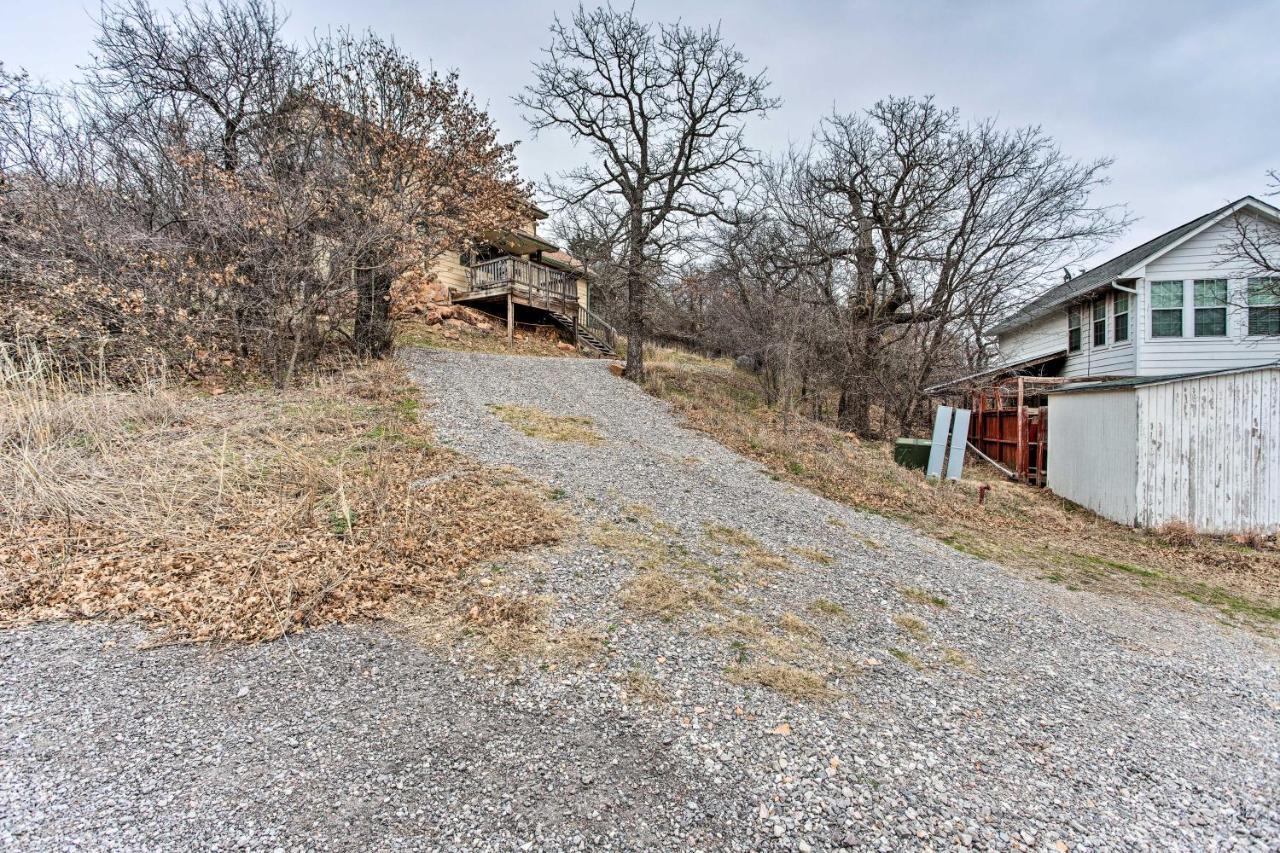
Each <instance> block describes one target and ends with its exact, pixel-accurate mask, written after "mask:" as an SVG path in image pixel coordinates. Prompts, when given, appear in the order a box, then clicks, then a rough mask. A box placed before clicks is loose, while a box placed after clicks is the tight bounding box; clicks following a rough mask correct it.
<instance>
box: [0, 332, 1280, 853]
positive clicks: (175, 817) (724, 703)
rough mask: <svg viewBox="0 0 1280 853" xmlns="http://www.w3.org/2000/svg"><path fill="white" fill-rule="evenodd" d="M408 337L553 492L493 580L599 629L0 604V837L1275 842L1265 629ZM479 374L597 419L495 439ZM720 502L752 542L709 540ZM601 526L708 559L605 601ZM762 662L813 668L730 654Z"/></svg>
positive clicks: (1279, 755) (521, 365) (508, 395)
mask: <svg viewBox="0 0 1280 853" xmlns="http://www.w3.org/2000/svg"><path fill="white" fill-rule="evenodd" d="M405 358H406V359H407V360H408V361H409V363H410V365H411V367H412V369H413V373H414V375H415V377H416V378H417V379H418V380H419V381H420V382H421V383H422V385H423V387H424V389H425V391H426V395H427V397H428V398H429V399H430V400H431V402H432V403H433V406H432V408H431V409H429V410H428V411H427V413H426V417H427V418H429V419H430V420H431V421H432V422H433V423H434V425H435V427H436V429H437V431H438V433H439V435H440V437H441V440H442V441H444V442H446V443H448V444H450V445H451V446H453V447H455V448H457V449H459V450H462V451H464V452H467V453H469V454H471V455H474V456H476V457H478V458H480V459H482V460H484V461H487V462H493V463H501V464H510V465H513V466H515V467H517V468H519V469H521V470H522V471H523V472H525V473H526V474H528V475H529V476H531V477H533V478H535V479H538V480H541V481H543V482H545V483H547V484H548V486H550V487H552V488H553V489H555V490H556V492H555V494H557V495H559V496H562V499H563V501H564V502H565V504H566V506H568V507H571V508H572V509H573V510H574V512H575V513H576V514H577V515H578V516H580V518H581V519H582V523H581V530H580V532H579V533H578V534H577V535H575V536H574V537H573V539H572V541H569V542H566V543H565V544H562V545H560V546H557V547H555V548H550V549H544V550H543V551H541V552H539V553H537V554H535V555H533V556H532V557H531V558H528V559H521V560H515V561H512V565H511V567H510V571H509V578H506V579H504V583H508V584H512V585H514V586H516V587H518V588H522V589H523V588H527V589H528V590H529V591H531V592H537V593H539V594H542V595H545V596H548V598H549V600H550V601H551V602H552V619H553V620H554V622H555V624H556V626H557V628H559V629H563V628H579V629H582V630H588V631H599V632H600V633H602V634H603V635H605V636H607V638H608V645H607V649H606V650H605V651H604V652H602V653H601V654H599V655H596V656H595V657H593V658H591V659H589V660H587V661H584V662H583V663H581V664H579V665H567V664H563V663H562V664H559V665H555V666H552V665H548V663H547V662H545V661H537V660H526V661H515V662H512V663H509V664H505V665H501V664H500V665H497V666H495V665H494V664H493V663H492V662H491V661H490V660H488V659H487V658H484V657H481V656H478V655H476V654H473V653H472V652H471V651H470V650H469V649H468V648H467V647H466V646H463V647H459V648H455V649H453V650H451V651H449V652H442V651H441V650H440V649H433V648H430V647H427V646H423V645H422V644H421V643H419V642H417V641H415V640H414V639H413V638H412V636H410V635H409V634H408V633H407V632H406V631H405V630H403V629H402V628H400V627H398V626H396V625H394V624H390V623H388V624H376V625H367V626H357V627H345V628H332V629H326V630H322V631H315V632H311V633H308V634H306V635H302V636H300V637H294V638H291V639H289V640H287V641H281V642H277V643H272V644H269V645H265V646H261V647H254V648H239V649H231V650H226V651H211V650H208V649H192V648H168V649H155V650H149V651H139V650H137V649H136V646H137V644H138V643H139V642H140V641H141V640H143V639H144V637H142V635H140V634H139V633H137V632H136V631H135V630H133V629H130V628H127V627H120V626H109V625H67V624H49V625H41V626H37V627H34V628H26V629H20V630H12V631H7V632H4V633H0V844H3V845H4V846H5V847H8V848H11V849H23V850H55V849H56V850H63V849H131V850H179V849H182V850H188V849H193V848H194V849H224V850H241V849H247V850H277V849H281V850H313V849H314V850H369V849H396V850H463V849H466V850H470V849H491V850H561V849H582V850H605V849H627V850H651V849H672V850H676V849H680V850H687V849H693V850H721V849H724V850H757V849H778V850H801V851H808V850H825V849H840V848H852V849H869V850H917V849H935V850H937V849H944V848H945V849H949V848H956V847H960V848H964V847H972V848H978V849H1002V850H1008V849H1030V850H1135V849H1136V850H1207V849H1219V850H1272V851H1274V850H1280V655H1278V654H1277V646H1276V644H1275V643H1273V642H1271V641H1268V640H1264V639H1261V638H1258V637H1256V636H1253V635H1251V634H1248V633H1245V632H1242V631H1238V630H1234V629H1229V628H1225V627H1223V626H1220V625H1218V624H1216V623H1215V622H1214V621H1213V620H1212V618H1211V617H1210V616H1208V615H1202V614H1191V613H1181V612H1177V613H1174V612H1169V611H1168V610H1164V609H1160V608H1158V607H1156V606H1154V605H1144V604H1142V603H1136V602H1131V601H1124V600H1118V599H1113V598H1105V597H1099V596H1095V595H1092V594H1089V593H1083V592H1072V591H1069V590H1066V589H1063V588H1061V587H1058V586H1055V585H1052V584H1048V583H1041V582H1034V581H1027V580H1022V579H1019V578H1015V577H1013V576H1011V575H1009V574H1007V573H1005V572H1004V571H1002V570H1000V569H999V568H997V567H995V566H992V565H990V564H988V563H984V562H982V561H979V560H976V559H974V558H972V557H969V556H966V555H964V554H961V553H958V552H956V551H953V550H951V549H949V548H947V547H945V546H943V545H941V544H939V543H938V542H936V541H934V540H931V539H928V538H925V537H922V536H920V535H918V534H916V533H915V532H914V531H912V530H910V529H909V528H906V527H904V526H903V525H901V524H899V523H897V522H894V521H892V520H889V519H885V518H881V517H878V516H872V515H865V514H861V513H858V512H855V511H853V510H851V509H849V508H847V507H844V506H841V505H839V504H834V503H832V502H830V501H826V500H824V499H822V498H819V497H816V496H814V495H812V494H810V493H808V492H805V491H802V490H800V489H798V488H796V487H793V486H791V485H789V484H786V483H782V482H779V481H776V480H774V479H772V478H771V477H770V476H768V474H767V473H764V472H762V471H761V470H760V469H759V466H758V465H756V464H754V463H752V462H750V461H749V460H745V459H743V458H741V457H739V456H737V455H736V454H733V453H731V452H729V451H728V450H726V449H724V448H723V447H721V446H720V445H718V444H716V443H715V442H713V441H711V440H710V439H709V438H707V437H705V436H703V435H700V434H698V433H695V432H691V431H688V430H685V429H683V428H682V427H680V426H679V424H678V422H677V420H676V419H675V418H674V417H673V416H672V415H671V414H670V413H669V412H668V411H667V409H666V407H665V406H664V405H663V404H662V403H660V402H658V401H656V400H654V399H652V398H650V397H648V396H646V395H645V394H643V393H642V392H640V391H639V390H638V389H636V388H635V387H634V386H632V385H630V384H629V383H626V382H623V381H622V380H619V379H616V378H614V377H612V376H611V375H610V374H609V373H608V372H607V370H606V369H605V364H604V363H602V362H596V361H580V360H571V359H539V358H510V357H501V356H484V355H475V354H467V353H446V352H440V351H427V350H413V351H409V352H408V354H407V355H406V356H405ZM501 403H514V404H520V405H527V406H536V407H538V408H540V409H543V410H545V411H548V412H552V413H555V414H572V415H583V416H587V417H591V418H594V419H595V421H596V423H597V428H598V429H599V431H600V432H601V433H602V435H603V436H604V438H605V441H604V442H603V443H600V444H597V445H590V446H588V445H582V444H566V443H553V442H547V441H543V440H541V439H537V438H532V437H529V436H526V435H523V434H521V433H519V432H517V431H516V430H513V429H512V428H511V427H510V426H508V425H506V424H505V423H503V422H502V421H501V420H499V419H498V418H497V417H496V416H495V415H494V413H493V412H492V410H491V409H490V408H489V407H490V405H491V404H501ZM728 529H733V530H738V531H743V532H745V533H746V534H748V535H749V537H750V538H749V539H747V538H745V537H744V538H742V540H741V541H733V540H732V539H731V538H730V539H727V540H726V537H725V536H724V535H723V534H721V535H711V534H709V531H712V532H714V531H725V530H728ZM601 531H607V532H608V534H607V535H603V536H602V535H600V533H601ZM620 533H622V534H627V535H630V536H633V537H639V538H640V539H642V540H645V541H651V540H653V539H657V540H661V541H662V542H664V543H665V544H666V546H667V547H668V549H669V550H668V552H666V553H665V554H664V555H663V557H662V558H661V559H662V560H663V561H665V562H664V565H667V567H668V568H667V570H668V571H669V572H670V573H671V576H672V577H676V578H680V579H683V580H689V582H690V583H693V580H692V578H691V576H690V577H689V578H686V577H685V575H686V574H689V573H697V572H703V573H710V575H711V576H714V577H715V578H717V579H718V580H724V579H726V578H731V579H737V580H738V581H740V583H735V582H734V581H732V580H729V581H725V583H724V588H726V589H732V590H733V591H732V593H729V594H726V595H724V596H723V597H722V598H721V599H720V600H717V601H714V602H709V603H707V604H705V606H699V607H697V608H695V609H693V610H691V611H690V612H688V613H685V614H683V615H681V616H679V617H677V618H674V619H670V620H663V619H659V618H650V617H647V616H644V615H639V614H637V612H636V611H635V610H634V609H626V608H624V607H623V606H622V601H623V599H624V596H625V595H626V593H627V590H628V585H629V584H630V582H631V581H632V580H633V579H634V578H635V577H636V576H637V573H642V572H644V571H645V570H646V569H651V568H652V567H653V564H654V560H655V559H656V558H655V556H654V554H653V553H649V552H645V551H644V549H637V548H634V547H626V546H625V544H618V543H625V541H626V538H625V536H620ZM672 554H676V555H678V556H677V557H672ZM760 555H765V556H767V557H768V558H770V559H772V561H773V563H772V564H771V565H772V566H773V568H771V569H769V570H768V571H764V572H762V573H759V574H757V575H753V576H751V577H750V579H748V576H747V575H746V574H742V575H741V576H740V577H739V576H738V575H735V574H734V573H735V572H737V571H738V569H739V568H740V567H742V566H744V565H747V564H748V563H750V560H751V559H752V558H753V556H754V557H759V556H760ZM784 561H785V562H784ZM779 566H783V567H782V568H779ZM912 590H916V591H920V592H921V593H927V595H928V596H932V597H935V598H937V599H939V601H941V600H945V602H946V604H945V606H939V605H938V603H934V604H930V603H928V602H927V601H926V600H924V598H923V597H922V596H921V594H913V593H912V592H911V591H912ZM819 603H820V604H819ZM820 605H821V606H820ZM789 619H790V620H791V621H788V620H789ZM747 625H750V626H754V627H753V628H750V629H746V628H744V627H743V626H747ZM783 663H790V664H792V665H794V666H795V667H797V668H799V669H802V670H806V671H809V672H812V673H815V674H816V675H817V676H818V677H820V678H821V680H822V681H823V682H825V684H826V689H829V690H831V691H832V694H831V698H830V699H828V700H827V701H799V700H795V699H790V698H787V697H786V696H784V695H781V694H779V693H778V692H775V691H774V690H771V689H769V688H767V687H763V686H760V685H759V684H758V683H753V679H752V678H750V677H744V676H743V674H744V673H749V672H751V671H752V667H753V666H754V665H757V664H759V665H765V664H768V665H774V664H778V665H781V664H783ZM637 685H647V686H648V687H649V688H651V689H650V690H649V691H648V693H647V694H645V695H646V698H643V699H642V698H641V697H640V696H638V695H637V694H639V693H642V692H643V691H641V690H640V689H639V687H638V686H637Z"/></svg>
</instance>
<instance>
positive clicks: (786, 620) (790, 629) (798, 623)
mask: <svg viewBox="0 0 1280 853" xmlns="http://www.w3.org/2000/svg"><path fill="white" fill-rule="evenodd" d="M778 627H779V628H781V629H782V630H784V631H786V632H787V633H788V634H798V635H799V636H801V637H810V638H816V639H821V638H822V632H821V631H819V630H818V629H817V628H815V627H813V626H812V625H810V624H809V623H808V622H806V621H804V620H803V619H801V618H800V617H799V616H797V615H796V614H794V613H791V612H787V613H783V614H782V615H781V616H779V617H778Z"/></svg>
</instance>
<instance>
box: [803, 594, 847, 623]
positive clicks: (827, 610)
mask: <svg viewBox="0 0 1280 853" xmlns="http://www.w3.org/2000/svg"><path fill="white" fill-rule="evenodd" d="M809 609H810V610H811V611H813V612H814V613H820V614H822V615H823V616H832V617H836V618H840V619H843V618H844V617H846V616H848V615H849V611H847V610H845V609H844V607H843V606H842V605H840V604H837V603H836V602H834V601H831V600H830V599H827V598H815V599H814V600H813V601H811V602H809Z"/></svg>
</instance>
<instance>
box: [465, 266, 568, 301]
mask: <svg viewBox="0 0 1280 853" xmlns="http://www.w3.org/2000/svg"><path fill="white" fill-rule="evenodd" d="M471 289H472V290H473V291H475V290H479V291H485V290H492V291H499V292H503V291H508V290H509V291H511V292H513V293H523V294H524V295H525V298H526V299H528V300H529V304H531V305H545V306H546V307H548V308H549V309H550V308H554V309H555V310H558V311H566V312H573V310H574V308H575V306H576V304H577V302H578V280H577V277H576V276H574V275H571V274H570V273H567V272H565V271H564V270H558V269H556V268H555V267H549V266H545V265H543V264H539V263H534V262H533V261H528V260H525V259H524V258H515V257H511V256H510V255H506V256H503V257H501V258H494V259H493V260H490V261H481V262H480V263H477V264H472V265H471ZM567 303H573V304H572V305H569V304H567Z"/></svg>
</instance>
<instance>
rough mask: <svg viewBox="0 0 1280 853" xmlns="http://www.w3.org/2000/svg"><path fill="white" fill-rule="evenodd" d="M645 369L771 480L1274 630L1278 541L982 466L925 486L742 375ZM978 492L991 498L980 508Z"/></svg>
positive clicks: (1045, 566)
mask: <svg viewBox="0 0 1280 853" xmlns="http://www.w3.org/2000/svg"><path fill="white" fill-rule="evenodd" d="M651 368H652V369H650V370H649V376H648V378H647V380H646V385H645V387H646V389H647V390H648V391H649V392H650V393H652V394H654V395H656V396H659V397H662V398H663V399H664V400H666V401H668V402H669V403H670V404H671V406H672V407H673V408H674V409H675V410H676V411H678V412H680V413H681V414H682V415H684V417H685V419H686V421H687V422H688V424H689V425H690V426H692V427H694V428H696V429H701V430H703V431H705V432H707V433H710V434H711V435H712V436H714V437H715V438H716V439H717V440H719V441H720V442H721V443H723V444H725V445H727V446H728V447H730V448H732V449H733V450H736V451H737V452H739V453H742V454H743V455H744V456H747V457H749V458H751V459H754V460H756V461H757V462H760V463H761V464H762V465H764V466H765V467H766V468H768V469H769V470H770V471H771V472H772V473H773V474H774V475H775V476H776V477H779V478H781V479H785V480H789V481H791V482H794V483H798V484H800V485H802V486H805V487H807V488H809V489H812V490H813V491H815V492H817V493H819V494H821V495H823V496H825V497H827V498H830V499H832V500H836V501H840V502H842V503H845V504H848V505H851V506H854V507H857V508H858V509H861V510H864V511H868V512H874V513H878V514H881V515H884V516H888V517H891V518H895V519H899V520H902V521H905V522H907V523H909V524H912V525H914V526H915V527H917V528H918V529H920V530H921V531H923V532H925V533H927V534H929V535H931V536H934V537H935V538H937V539H938V540H940V541H942V542H945V543H947V544H948V545H951V546H952V547H954V548H956V549H958V550H962V551H964V552H966V553H969V554H971V555H973V556H975V557H978V558H979V559H988V560H993V561H995V562H997V563H1000V564H1001V565H1003V566H1006V567H1008V568H1010V569H1012V570H1014V571H1016V572H1018V573H1020V574H1023V575H1025V576H1030V577H1036V578H1045V577H1048V578H1050V579H1053V580H1055V581H1057V582H1060V583H1063V584H1064V585H1066V586H1067V587H1068V588H1071V589H1089V590H1093V591H1098V592H1108V593H1117V594H1123V595H1130V596H1140V597H1144V598H1150V597H1158V598H1160V599H1163V600H1165V601H1168V602H1185V601H1187V600H1190V601H1194V602H1197V603H1200V604H1204V605H1205V606H1208V607H1211V608H1213V609H1214V610H1215V611H1216V615H1218V616H1219V617H1221V618H1224V619H1226V620H1229V621H1232V622H1235V623H1238V624H1243V625H1246V626H1249V627H1252V628H1254V629H1256V630H1259V631H1260V632H1262V633H1264V634H1271V635H1274V634H1276V633H1277V632H1278V631H1280V545H1278V544H1277V542H1276V541H1275V540H1274V539H1270V540H1268V539H1266V538H1264V537H1248V538H1247V539H1245V538H1242V539H1241V540H1240V541H1236V540H1235V539H1233V538H1232V537H1211V536H1203V535H1196V534H1194V533H1192V532H1191V531H1190V530H1188V529H1186V528H1185V527H1174V528H1173V529H1167V530H1166V531H1164V533H1163V534H1162V533H1160V532H1146V531H1135V530H1132V529H1129V528H1126V527H1124V526H1122V525H1118V524H1113V523H1111V522H1109V521H1105V520H1103V519H1100V518H1099V517H1098V516H1096V515H1094V514H1093V513H1091V512H1088V511H1087V510H1084V509H1082V508H1080V507H1078V506H1075V505H1073V504H1071V503H1069V502H1068V501H1065V500H1062V499H1061V498H1059V497H1057V496H1055V495H1053V494H1052V493H1050V492H1048V491H1046V490H1044V489H1038V488H1034V487H1031V486H1026V485H1023V484H1019V483H1010V482H1007V481H1005V480H1004V479H1003V478H1001V477H1000V476H998V475H997V474H996V473H995V472H993V471H991V470H989V469H987V468H985V467H984V466H982V465H971V466H969V468H968V471H967V475H966V479H964V480H961V481H959V482H951V481H946V482H942V483H930V482H928V481H927V480H926V479H925V478H924V477H923V475H922V474H921V473H920V472H917V471H911V470H907V469H905V468H902V467H900V466H898V465H896V464H895V463H894V461H893V456H892V446H891V444H890V443H889V442H875V441H866V440H861V439H858V438H857V437H855V436H853V435H850V434H848V433H845V432H842V431H840V430H837V429H834V428H832V427H830V426H827V425H825V424H822V423H818V422H815V421H813V420H810V419H808V418H805V417H803V416H801V415H798V414H795V413H791V414H789V415H788V414H786V413H782V412H779V411H776V410H773V409H771V408H769V406H768V405H766V402H765V396H764V394H763V393H762V387H761V385H760V379H759V377H757V376H754V375H752V374H750V373H747V372H745V371H741V370H735V369H732V368H725V367H722V366H720V365H717V364H712V363H710V362H699V361H698V360H697V359H696V358H683V359H680V360H678V361H672V362H670V363H665V364H664V363H654V364H653V365H651ZM984 485H985V486H988V487H989V488H990V492H989V493H988V494H987V498H986V501H985V504H984V505H979V504H978V489H979V487H980V486H984ZM860 541H861V542H862V543H863V544H864V545H866V546H867V547H869V548H878V547H880V543H877V542H874V541H871V540H865V539H861V540H860ZM1171 546H1172V547H1171ZM1116 566H1125V567H1128V568H1126V569H1120V568H1116ZM1129 569H1133V570H1134V571H1131V570H1129Z"/></svg>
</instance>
